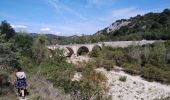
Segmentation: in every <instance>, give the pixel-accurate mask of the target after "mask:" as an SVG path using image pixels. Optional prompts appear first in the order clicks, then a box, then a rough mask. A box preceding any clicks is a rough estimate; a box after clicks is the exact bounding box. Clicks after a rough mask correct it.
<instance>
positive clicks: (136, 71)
mask: <svg viewBox="0 0 170 100" xmlns="http://www.w3.org/2000/svg"><path fill="white" fill-rule="evenodd" d="M123 67H124V71H125V72H127V73H129V74H131V75H140V74H141V67H139V65H137V64H128V63H125V64H124V65H123Z"/></svg>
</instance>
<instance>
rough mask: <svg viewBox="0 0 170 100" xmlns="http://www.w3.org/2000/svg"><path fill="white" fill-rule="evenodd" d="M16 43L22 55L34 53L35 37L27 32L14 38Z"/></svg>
mask: <svg viewBox="0 0 170 100" xmlns="http://www.w3.org/2000/svg"><path fill="white" fill-rule="evenodd" d="M14 44H15V46H16V48H17V50H18V51H19V52H20V53H21V54H22V55H28V56H31V55H32V50H31V47H32V44H33V38H32V37H30V36H29V35H26V34H17V35H16V36H15V38H14Z"/></svg>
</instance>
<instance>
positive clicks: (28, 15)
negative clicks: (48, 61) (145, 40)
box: [0, 0, 170, 36]
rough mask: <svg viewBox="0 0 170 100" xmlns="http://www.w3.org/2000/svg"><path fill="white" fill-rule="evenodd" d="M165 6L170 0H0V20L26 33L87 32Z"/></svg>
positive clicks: (76, 33) (91, 32) (93, 31)
mask: <svg viewBox="0 0 170 100" xmlns="http://www.w3.org/2000/svg"><path fill="white" fill-rule="evenodd" d="M165 8H170V0H0V21H3V20H7V22H9V23H10V24H11V26H12V27H13V28H14V29H15V30H16V31H24V32H27V33H42V34H44V33H47V34H49V33H50V34H55V35H62V36H70V35H82V34H85V35H90V34H94V33H96V32H97V31H99V30H101V29H103V28H105V27H107V26H109V25H110V24H112V23H113V22H114V21H116V20H119V19H124V18H130V17H134V16H136V15H138V14H140V15H143V14H146V13H148V12H161V11H163V10H164V9H165Z"/></svg>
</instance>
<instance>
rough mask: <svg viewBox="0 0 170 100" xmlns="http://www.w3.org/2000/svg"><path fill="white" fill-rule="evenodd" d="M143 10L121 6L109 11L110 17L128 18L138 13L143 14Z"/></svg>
mask: <svg viewBox="0 0 170 100" xmlns="http://www.w3.org/2000/svg"><path fill="white" fill-rule="evenodd" d="M144 13H145V11H142V10H138V9H137V8H135V7H129V8H122V9H114V10H112V12H111V17H116V18H129V17H133V16H136V15H138V14H144Z"/></svg>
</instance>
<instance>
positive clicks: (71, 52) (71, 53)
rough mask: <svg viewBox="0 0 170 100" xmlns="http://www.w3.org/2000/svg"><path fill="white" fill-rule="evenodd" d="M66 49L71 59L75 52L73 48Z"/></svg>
mask: <svg viewBox="0 0 170 100" xmlns="http://www.w3.org/2000/svg"><path fill="white" fill-rule="evenodd" d="M66 49H67V50H68V52H67V55H66V56H67V57H71V56H72V55H73V54H74V51H73V49H72V48H70V47H66Z"/></svg>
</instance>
